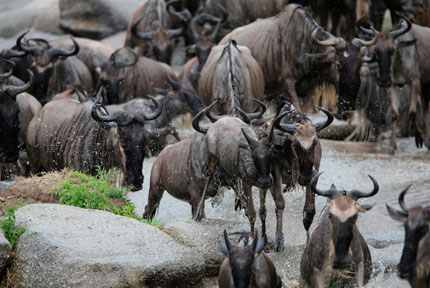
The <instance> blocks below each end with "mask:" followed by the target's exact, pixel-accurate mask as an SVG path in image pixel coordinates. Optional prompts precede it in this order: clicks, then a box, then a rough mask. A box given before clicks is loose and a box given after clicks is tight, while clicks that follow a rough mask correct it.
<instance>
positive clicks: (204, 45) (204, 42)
mask: <svg viewBox="0 0 430 288" xmlns="http://www.w3.org/2000/svg"><path fill="white" fill-rule="evenodd" d="M218 6H219V7H220V9H221V10H222V11H223V17H222V18H218V17H215V16H213V15H211V14H207V13H201V14H199V15H197V16H195V17H194V18H193V19H192V20H191V25H190V28H191V33H192V36H193V40H194V43H195V45H194V46H195V50H196V56H197V59H198V60H199V67H198V71H199V72H200V71H202V69H203V66H204V65H205V63H206V60H207V59H208V57H209V54H210V52H211V50H212V47H213V46H215V45H216V40H217V36H218V32H219V29H220V27H221V24H222V23H223V22H224V21H225V20H226V19H227V16H228V14H227V11H226V10H225V9H224V7H222V6H221V5H220V4H218ZM205 22H210V23H211V24H215V28H214V29H213V31H212V33H211V34H209V35H206V31H201V32H199V31H198V29H197V24H200V25H201V24H204V23H205Z"/></svg>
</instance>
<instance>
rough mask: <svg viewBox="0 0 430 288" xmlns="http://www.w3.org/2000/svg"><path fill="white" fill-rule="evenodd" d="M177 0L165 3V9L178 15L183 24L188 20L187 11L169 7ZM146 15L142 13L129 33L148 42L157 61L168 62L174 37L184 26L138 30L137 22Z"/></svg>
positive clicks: (180, 33) (179, 34) (182, 31)
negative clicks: (145, 30) (177, 10)
mask: <svg viewBox="0 0 430 288" xmlns="http://www.w3.org/2000/svg"><path fill="white" fill-rule="evenodd" d="M175 2H178V1H171V2H169V3H168V4H167V5H166V9H167V11H168V12H169V14H170V15H174V16H177V17H179V19H180V20H181V22H182V23H183V25H186V23H187V22H188V21H189V17H190V16H189V12H188V13H186V11H188V10H186V11H182V12H176V11H173V10H171V9H170V6H171V5H173V4H175ZM145 17H146V15H143V16H142V17H141V18H140V19H139V20H137V21H136V23H134V25H133V26H132V27H131V33H132V34H133V35H134V36H135V37H136V38H138V39H140V40H141V41H142V42H144V43H145V42H146V43H150V44H151V49H152V54H153V55H154V56H155V58H156V59H157V61H160V62H163V63H166V64H170V59H171V57H172V53H173V48H174V46H175V39H176V38H178V37H180V36H182V35H183V34H184V30H185V29H184V27H181V28H178V29H164V28H163V27H161V26H160V27H159V28H158V29H157V30H154V31H149V32H141V31H139V30H138V26H139V23H140V22H141V21H142V20H143V19H145Z"/></svg>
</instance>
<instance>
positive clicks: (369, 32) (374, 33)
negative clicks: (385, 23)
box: [356, 16, 379, 38]
mask: <svg viewBox="0 0 430 288" xmlns="http://www.w3.org/2000/svg"><path fill="white" fill-rule="evenodd" d="M364 17H365V16H363V17H361V18H360V19H359V20H358V21H357V24H356V26H357V28H358V29H359V30H360V31H361V32H363V33H364V34H367V35H369V36H371V37H375V38H376V36H377V35H378V34H379V32H378V31H376V30H375V29H374V28H373V27H370V29H368V28H366V27H364V26H363V25H362V24H364V23H363V22H364Z"/></svg>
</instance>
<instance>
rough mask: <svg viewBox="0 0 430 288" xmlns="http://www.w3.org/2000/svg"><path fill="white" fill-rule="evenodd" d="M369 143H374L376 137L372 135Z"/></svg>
mask: <svg viewBox="0 0 430 288" xmlns="http://www.w3.org/2000/svg"><path fill="white" fill-rule="evenodd" d="M369 142H372V143H374V142H376V136H375V135H372V136H371V137H370V139H369Z"/></svg>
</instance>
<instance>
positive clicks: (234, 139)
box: [233, 138, 249, 149]
mask: <svg viewBox="0 0 430 288" xmlns="http://www.w3.org/2000/svg"><path fill="white" fill-rule="evenodd" d="M233 141H234V143H236V144H237V145H238V146H239V147H240V148H243V149H249V144H248V143H245V142H242V141H240V140H238V139H236V138H233Z"/></svg>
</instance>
